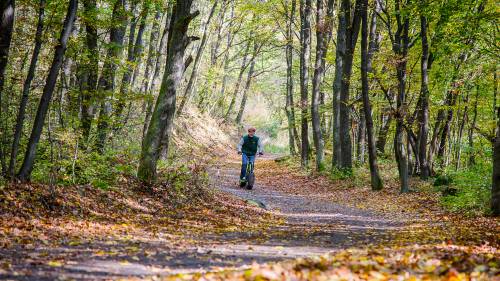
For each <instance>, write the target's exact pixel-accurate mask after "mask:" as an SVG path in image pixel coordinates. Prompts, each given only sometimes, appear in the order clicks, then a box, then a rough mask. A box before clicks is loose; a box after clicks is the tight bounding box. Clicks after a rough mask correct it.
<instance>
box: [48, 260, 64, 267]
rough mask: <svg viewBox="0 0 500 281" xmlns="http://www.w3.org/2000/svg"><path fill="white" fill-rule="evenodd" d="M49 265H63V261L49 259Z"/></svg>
mask: <svg viewBox="0 0 500 281" xmlns="http://www.w3.org/2000/svg"><path fill="white" fill-rule="evenodd" d="M47 265H48V266H53V267H61V266H62V263H61V262H59V261H49V262H48V263H47Z"/></svg>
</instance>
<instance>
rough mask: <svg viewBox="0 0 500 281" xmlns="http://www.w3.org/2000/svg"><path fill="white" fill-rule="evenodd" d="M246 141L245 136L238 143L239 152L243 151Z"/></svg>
mask: <svg viewBox="0 0 500 281" xmlns="http://www.w3.org/2000/svg"><path fill="white" fill-rule="evenodd" d="M244 142H245V141H244V140H243V138H241V139H240V142H239V143H238V146H237V149H238V153H241V148H242V147H243V143H244Z"/></svg>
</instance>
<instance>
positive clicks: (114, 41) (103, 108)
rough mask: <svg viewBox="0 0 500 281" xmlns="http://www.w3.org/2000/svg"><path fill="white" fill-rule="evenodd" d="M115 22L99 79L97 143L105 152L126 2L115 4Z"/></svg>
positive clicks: (121, 42)
mask: <svg viewBox="0 0 500 281" xmlns="http://www.w3.org/2000/svg"><path fill="white" fill-rule="evenodd" d="M112 19H113V22H115V23H117V24H116V25H114V26H113V27H112V28H111V32H110V35H109V42H110V47H109V48H108V52H107V55H106V61H105V63H104V66H103V69H102V74H101V77H100V78H99V83H98V91H99V95H100V104H101V105H100V111H99V119H98V121H97V142H96V148H97V150H98V151H100V152H103V151H104V147H105V144H106V140H107V138H108V131H109V127H110V121H111V120H110V113H111V97H112V95H113V91H114V90H115V83H114V81H115V76H116V70H117V67H118V66H117V64H116V63H115V62H116V61H118V60H119V59H120V57H121V56H122V53H123V41H124V38H125V31H126V28H127V11H126V10H125V0H118V1H116V2H115V5H114V7H113V14H112Z"/></svg>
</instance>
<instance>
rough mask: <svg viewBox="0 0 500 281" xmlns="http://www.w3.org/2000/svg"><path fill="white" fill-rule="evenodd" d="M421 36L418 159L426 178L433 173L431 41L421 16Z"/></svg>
mask: <svg viewBox="0 0 500 281" xmlns="http://www.w3.org/2000/svg"><path fill="white" fill-rule="evenodd" d="M420 37H421V40H422V57H421V61H420V72H421V74H420V75H421V86H420V95H421V98H420V101H421V103H420V108H419V111H418V123H419V131H418V161H419V164H420V178H421V179H423V180H426V179H427V178H428V177H429V176H430V175H431V170H430V167H429V162H428V160H427V138H428V135H429V74H428V65H429V43H428V41H427V18H426V17H425V16H420Z"/></svg>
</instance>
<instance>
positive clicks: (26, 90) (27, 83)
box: [8, 0, 45, 178]
mask: <svg viewBox="0 0 500 281" xmlns="http://www.w3.org/2000/svg"><path fill="white" fill-rule="evenodd" d="M44 18H45V0H40V2H39V7H38V23H37V27H36V33H35V47H34V48H33V54H32V56H31V63H30V67H29V70H28V74H27V75H26V80H24V85H23V94H22V97H21V102H20V105H19V112H18V113H17V119H16V127H15V129H14V139H13V141H12V149H11V153H10V162H9V170H8V175H9V177H11V178H12V177H14V173H15V167H16V161H17V153H18V152H19V142H20V141H21V134H22V132H23V127H24V119H25V117H26V106H27V104H28V97H29V94H30V90H31V82H32V81H33V78H34V77H35V70H36V65H37V63H38V55H39V54H40V49H41V48H42V34H43V20H44Z"/></svg>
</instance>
